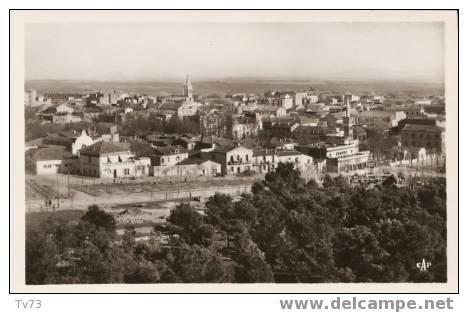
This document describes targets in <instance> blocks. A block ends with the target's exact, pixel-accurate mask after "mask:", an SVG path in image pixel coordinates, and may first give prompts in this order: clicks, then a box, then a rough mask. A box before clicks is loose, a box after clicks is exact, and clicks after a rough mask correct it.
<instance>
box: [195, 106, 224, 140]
mask: <svg viewBox="0 0 468 313" xmlns="http://www.w3.org/2000/svg"><path fill="white" fill-rule="evenodd" d="M199 115H200V134H202V135H203V136H207V137H209V136H216V137H224V136H225V135H226V115H225V114H224V113H223V112H220V111H218V110H216V109H212V110H209V111H201V112H200V114H199Z"/></svg>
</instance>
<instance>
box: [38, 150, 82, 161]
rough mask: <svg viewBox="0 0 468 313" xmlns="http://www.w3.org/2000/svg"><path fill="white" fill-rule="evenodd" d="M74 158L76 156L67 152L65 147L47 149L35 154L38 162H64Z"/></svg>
mask: <svg viewBox="0 0 468 313" xmlns="http://www.w3.org/2000/svg"><path fill="white" fill-rule="evenodd" d="M72 157H74V155H73V154H72V153H70V152H69V151H67V150H65V148H64V147H46V148H41V149H39V150H37V151H36V152H35V153H34V159H35V160H36V161H47V160H63V159H67V158H72Z"/></svg>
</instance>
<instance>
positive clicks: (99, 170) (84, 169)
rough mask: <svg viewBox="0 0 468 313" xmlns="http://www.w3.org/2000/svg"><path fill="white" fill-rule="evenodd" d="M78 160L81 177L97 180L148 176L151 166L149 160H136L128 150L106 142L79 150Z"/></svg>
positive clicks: (143, 158)
mask: <svg viewBox="0 0 468 313" xmlns="http://www.w3.org/2000/svg"><path fill="white" fill-rule="evenodd" d="M79 160H80V161H79V163H80V173H81V175H84V176H91V177H98V178H130V177H139V176H148V175H149V172H150V166H151V160H150V158H147V157H142V158H136V157H135V155H134V154H133V153H132V152H131V151H130V150H129V149H128V148H126V147H123V146H121V145H117V144H115V143H110V142H106V141H100V142H97V143H95V144H93V145H91V146H88V147H85V148H83V149H81V151H80V157H79Z"/></svg>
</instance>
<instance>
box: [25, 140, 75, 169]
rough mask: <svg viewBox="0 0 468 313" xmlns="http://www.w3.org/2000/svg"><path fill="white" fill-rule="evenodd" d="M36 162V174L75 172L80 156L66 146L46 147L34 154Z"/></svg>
mask: <svg viewBox="0 0 468 313" xmlns="http://www.w3.org/2000/svg"><path fill="white" fill-rule="evenodd" d="M33 160H35V162H36V175H51V174H57V173H75V172H76V171H77V165H78V158H77V157H76V156H74V155H73V154H72V153H70V152H69V151H67V150H66V149H65V148H64V147H59V146H56V147H45V148H40V149H38V150H37V151H36V152H35V153H34V154H33Z"/></svg>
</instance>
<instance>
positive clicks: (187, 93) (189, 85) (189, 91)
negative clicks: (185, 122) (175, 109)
mask: <svg viewBox="0 0 468 313" xmlns="http://www.w3.org/2000/svg"><path fill="white" fill-rule="evenodd" d="M184 96H185V97H187V101H188V102H192V101H193V94H192V83H191V82H190V78H189V76H188V75H187V79H186V80H185V84H184Z"/></svg>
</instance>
